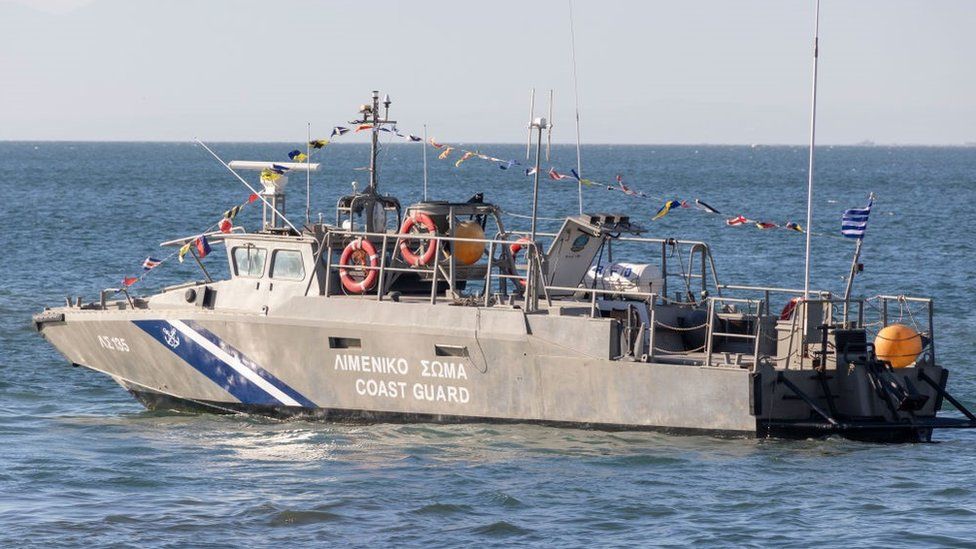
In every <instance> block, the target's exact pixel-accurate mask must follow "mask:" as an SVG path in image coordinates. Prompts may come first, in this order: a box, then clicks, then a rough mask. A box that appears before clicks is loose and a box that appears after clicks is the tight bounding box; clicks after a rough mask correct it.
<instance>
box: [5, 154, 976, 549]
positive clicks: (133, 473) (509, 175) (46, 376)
mask: <svg viewBox="0 0 976 549" xmlns="http://www.w3.org/2000/svg"><path fill="white" fill-rule="evenodd" d="M213 146H214V149H215V150H216V151H217V152H218V154H220V155H221V156H222V157H223V158H224V159H225V160H233V159H248V160H277V161H283V160H285V159H286V158H287V156H286V153H287V152H288V151H289V150H291V149H292V148H296V147H301V146H302V144H301V143H269V144H256V143H246V144H245V143H216V144H213ZM466 147H467V148H470V149H477V150H480V151H483V152H485V153H487V154H490V155H492V156H496V157H499V158H505V159H519V160H520V161H521V162H522V164H523V165H522V166H513V168H512V169H510V170H500V169H498V167H497V165H495V164H491V163H488V162H485V161H482V160H478V159H472V160H469V161H467V162H466V163H464V164H463V165H462V166H461V167H460V168H455V167H454V165H453V162H449V161H441V160H437V159H435V155H434V153H433V151H431V152H432V154H431V156H430V157H429V159H428V162H429V164H430V170H429V181H428V194H429V197H430V198H431V199H438V200H466V199H468V198H469V197H470V196H471V195H473V194H475V193H476V192H484V193H485V200H486V201H490V202H494V203H496V204H499V205H500V206H501V207H502V208H503V209H504V210H505V211H506V212H509V213H510V214H515V215H508V214H506V215H505V217H504V218H503V220H504V222H505V223H506V225H507V226H508V227H509V228H522V229H524V228H526V227H527V226H528V221H527V220H526V219H525V218H524V217H518V215H526V214H528V213H529V212H530V211H531V190H532V178H530V177H526V176H525V175H524V172H523V169H524V167H525V166H524V164H525V159H524V149H523V148H521V147H520V146H516V145H490V144H483V145H477V144H471V145H467V146H466ZM422 150H423V149H422V148H421V146H420V145H418V144H397V143H393V144H386V145H384V147H383V150H382V152H381V153H380V162H381V164H380V171H379V175H380V181H381V187H380V189H381V190H382V191H383V192H387V193H392V194H394V195H396V196H397V197H399V199H400V200H401V202H402V203H403V204H405V205H406V204H409V203H412V202H415V201H419V200H420V199H422V197H423V185H424V184H423V181H424V178H423V169H422V165H423V164H422ZM314 160H315V161H318V162H321V163H322V170H321V171H319V172H317V173H315V174H314V175H313V177H312V181H311V216H312V218H313V219H318V218H319V214H320V212H321V215H322V218H323V219H324V220H326V221H330V222H331V221H334V215H335V214H334V209H333V207H334V204H335V201H336V199H337V198H338V197H339V196H340V195H342V194H344V193H347V192H349V191H351V189H352V183H353V182H354V181H355V182H357V185H358V188H359V189H362V188H364V186H365V184H366V181H367V179H368V177H367V172H366V171H364V170H363V168H364V167H365V166H367V165H368V149H367V148H366V147H365V146H364V145H362V144H335V145H330V146H329V147H327V148H326V149H324V150H323V151H319V152H317V153H316V155H315V158H314ZM575 162H576V158H575V150H574V148H573V147H568V146H556V147H554V150H553V157H552V159H551V161H550V162H543V169H544V170H545V169H547V168H548V167H549V166H550V165H551V166H554V167H556V169H557V171H560V172H568V171H569V169H570V168H571V167H573V166H574V165H575ZM806 162H807V151H806V149H805V148H803V147H762V146H760V147H740V146H586V147H584V149H583V167H584V173H583V175H584V176H585V177H587V178H590V179H593V180H594V181H596V182H598V184H596V185H594V186H592V187H588V188H584V207H585V209H586V211H590V212H616V213H623V214H629V215H630V216H631V217H632V219H633V220H634V221H635V222H638V223H640V224H642V225H644V226H645V227H646V229H647V233H646V234H647V235H648V236H651V237H678V238H685V239H695V240H704V241H707V242H709V243H710V244H711V246H712V249H713V252H714V254H715V257H716V261H717V270H718V274H719V276H720V278H721V281H722V282H724V283H731V284H765V285H774V286H785V287H800V286H802V283H803V263H804V261H803V258H804V235H802V234H800V233H795V232H790V231H785V230H767V231H761V230H759V229H757V228H755V227H753V226H743V227H728V226H726V225H725V219H726V218H730V217H735V216H737V215H740V214H741V215H745V216H746V217H748V218H750V219H756V220H762V221H770V222H775V223H778V224H781V225H782V224H784V223H786V222H787V221H793V222H799V223H801V224H803V223H805V213H806ZM0 174H2V177H0V198H2V199H0V211H2V220H3V225H2V228H0V243H2V245H0V338H2V339H0V374H2V375H0V546H28V545H30V546H54V545H74V546H78V545H81V546H126V545H132V546H171V547H183V546H202V545H206V546H214V547H220V546H227V547H231V546H241V545H246V546H277V545H282V544H289V545H292V546H307V545H310V544H316V545H343V546H345V545H352V546H424V547H429V546H457V545H468V544H478V545H496V546H509V545H514V544H534V545H560V546H565V545H597V546H623V545H631V546H633V545H651V544H653V545H687V544H706V545H735V546H739V545H790V546H808V545H820V546H827V545H830V546H871V547H876V546H889V547H898V546H917V545H956V546H961V545H971V544H973V543H976V487H974V481H976V432H966V431H939V432H937V433H936V435H935V438H936V440H937V441H938V443H937V444H919V445H879V444H865V443H859V442H850V441H847V440H843V439H838V438H831V439H827V440H807V441H780V440H752V439H722V438H713V437H709V436H670V435H665V434H658V433H646V432H623V433H620V432H618V433H608V432H601V431H586V430H576V429H555V428H548V427H538V426H527V425H514V426H499V425H487V424H472V425H451V426H438V425H429V424H414V425H387V424H379V425H341V424H340V425H337V424H328V423H317V422H306V421H297V420H291V421H276V420H270V419H262V418H255V417H247V416H215V415H193V414H173V413H152V412H147V411H145V410H144V409H143V408H142V407H141V406H140V405H139V404H138V403H137V402H136V401H134V400H133V399H132V398H131V397H130V396H129V395H128V394H127V393H126V392H125V391H124V390H122V389H121V388H120V387H118V386H117V385H116V384H115V383H114V382H112V381H111V380H110V379H109V378H107V377H105V376H103V375H100V374H97V373H95V372H92V371H89V370H86V369H82V368H72V367H70V366H69V365H68V364H67V363H66V362H65V361H64V360H63V358H62V357H60V356H59V355H58V354H57V352H56V351H55V350H54V349H53V348H51V347H50V346H49V345H48V344H47V343H45V342H44V340H43V339H42V338H41V337H39V336H38V335H37V334H36V333H35V332H34V331H33V329H32V327H31V321H30V316H31V314H32V313H34V312H37V311H39V310H41V309H42V308H43V307H45V306H53V305H59V304H61V303H63V302H64V298H65V296H83V297H84V298H85V299H86V300H93V299H96V296H97V292H98V291H99V290H101V289H102V288H106V287H115V286H118V285H119V283H120V281H121V279H122V277H123V276H132V275H138V274H139V273H141V263H142V260H143V259H144V258H145V257H146V256H150V255H152V256H154V257H157V258H161V257H165V256H166V255H167V254H169V253H171V251H170V250H167V249H160V248H159V247H158V244H159V242H161V241H164V240H169V239H174V238H178V237H182V236H187V235H192V234H195V233H197V232H198V231H200V230H201V229H203V228H205V227H207V226H209V225H211V224H212V223H214V222H216V221H217V220H218V219H219V217H220V215H221V213H222V212H223V211H224V210H225V209H227V208H229V207H231V206H233V205H235V204H238V203H241V202H243V201H245V200H246V199H247V196H248V194H249V191H247V190H246V189H245V188H244V187H243V186H242V185H241V184H240V183H239V182H238V181H236V180H235V179H234V177H233V176H232V175H231V174H230V173H229V172H228V171H227V170H226V169H225V168H224V167H222V166H221V165H220V164H219V163H217V162H216V161H215V160H214V159H213V158H212V157H210V156H209V155H208V154H207V153H206V151H204V150H203V149H202V148H201V147H199V146H195V145H193V144H186V143H33V142H30V143H28V142H6V143H0ZM618 174H620V175H622V177H623V179H624V182H625V183H627V184H628V185H629V186H631V187H632V188H634V189H636V190H639V191H642V192H644V193H645V194H647V195H648V198H646V199H640V198H632V197H628V196H626V195H623V194H622V193H620V192H616V191H609V190H607V189H606V185H608V184H609V185H613V184H615V183H614V178H615V176H616V175H618ZM816 175H817V185H816V189H815V194H814V206H815V222H814V231H815V232H817V233H824V234H823V235H821V234H818V235H816V236H814V237H813V241H812V244H813V275H812V276H813V285H814V286H815V287H818V288H824V289H828V290H831V291H834V292H838V293H840V292H841V291H842V290H843V285H844V280H843V277H844V275H845V273H846V271H847V269H849V265H850V261H851V254H852V251H853V242H852V241H850V240H844V239H840V238H837V235H838V234H839V228H840V227H839V225H840V216H841V214H842V212H843V210H844V209H846V208H850V207H861V206H864V205H865V204H866V202H867V196H868V193H870V192H874V193H875V194H876V195H877V199H876V201H875V205H874V210H873V212H872V214H871V221H870V225H869V228H868V234H867V238H866V240H865V241H864V252H863V262H864V264H865V270H864V273H863V274H862V275H860V276H859V278H858V279H857V284H856V287H855V293H857V294H862V295H873V294H876V293H879V292H888V293H896V294H909V295H928V296H932V297H934V298H935V300H936V301H935V303H936V309H935V310H936V317H935V318H936V327H935V334H936V338H937V342H938V359H939V362H940V363H942V364H943V365H944V366H947V367H948V368H949V369H950V371H951V375H950V379H949V389H950V391H952V392H953V393H954V394H955V395H956V396H958V397H959V398H960V399H961V400H962V401H963V402H964V403H966V404H967V405H969V406H976V367H974V362H976V359H974V356H976V336H974V335H973V334H974V329H976V313H974V311H976V299H974V292H973V286H972V275H973V271H974V269H976V260H974V259H973V253H974V247H976V245H974V241H973V237H972V230H973V227H974V226H976V213H974V205H976V148H934V147H861V148H857V147H822V148H820V149H819V151H818V157H817V170H816ZM249 177H251V180H252V181H253V180H254V174H253V173H251V174H249ZM305 190H306V181H305V178H304V176H302V175H293V176H292V177H291V181H290V183H289V202H288V215H289V217H291V218H292V219H293V220H294V221H295V222H296V223H298V222H304V221H305V196H304V195H305ZM696 198H697V199H700V200H703V201H705V202H706V203H707V204H709V205H710V206H712V207H714V208H716V209H718V210H719V211H720V212H721V215H714V214H707V213H703V212H701V211H696V210H694V209H683V208H677V209H673V210H672V211H671V212H670V213H669V214H668V215H666V216H665V217H663V218H661V219H659V220H657V221H652V220H651V218H652V217H653V215H654V214H655V212H656V211H657V210H658V209H659V208H660V207H661V206H662V205H663V203H664V201H665V200H666V199H676V200H686V201H688V202H689V203H693V202H694V200H695V199H696ZM578 207H579V205H578V202H577V188H576V184H575V182H574V181H570V180H563V181H554V180H551V179H548V178H543V179H542V180H541V189H540V205H539V211H540V212H541V213H540V215H542V216H543V217H545V218H553V219H555V218H558V217H559V216H561V215H566V214H573V213H576V212H577V211H578ZM259 217H260V205H259V204H252V205H250V206H247V207H246V209H245V211H244V212H243V213H242V214H241V216H240V217H239V221H240V222H242V223H243V224H244V225H245V226H247V227H248V228H250V229H254V228H256V226H257V224H258V220H259ZM557 225H558V221H554V220H551V219H545V220H543V221H542V222H541V227H542V228H543V229H544V230H552V229H555V228H556V227H557ZM625 253H626V254H631V255H630V256H628V257H623V256H622V254H625ZM652 259H653V252H652V251H650V250H631V249H627V250H618V251H617V253H616V254H615V261H629V262H635V263H640V262H642V261H649V260H652ZM204 261H205V264H206V266H207V268H208V269H210V270H211V272H212V273H215V274H223V273H225V272H226V267H225V266H224V265H222V263H223V262H224V261H225V256H224V255H223V249H222V248H221V247H219V246H215V252H214V253H213V255H212V256H210V257H208V258H206V259H205V260H204ZM198 278H200V274H199V271H197V267H196V265H195V264H194V263H193V262H192V261H188V262H186V263H184V264H182V265H181V264H179V263H178V262H175V261H170V262H168V263H166V264H164V265H163V266H161V267H160V268H158V269H157V270H156V271H154V272H153V273H152V274H151V275H150V276H149V277H147V278H146V280H144V281H143V282H141V283H140V284H138V285H137V286H136V287H135V290H134V291H136V292H137V293H151V292H152V291H154V290H156V289H158V288H160V287H162V286H163V285H166V284H172V283H177V282H180V281H183V280H187V279H198ZM778 305H779V304H778V303H774V304H773V306H774V307H776V306H778ZM686 405H687V406H695V405H696V403H695V402H694V401H693V400H689V401H688V402H687V403H686ZM947 408H949V407H948V406H947ZM949 413H951V412H949Z"/></svg>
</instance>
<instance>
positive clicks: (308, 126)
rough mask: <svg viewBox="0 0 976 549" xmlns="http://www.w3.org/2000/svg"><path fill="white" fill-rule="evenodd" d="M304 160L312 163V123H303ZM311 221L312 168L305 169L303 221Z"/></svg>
mask: <svg viewBox="0 0 976 549" xmlns="http://www.w3.org/2000/svg"><path fill="white" fill-rule="evenodd" d="M305 136H306V138H307V139H306V140H305V162H307V163H309V164H311V163H312V123H311V122H306V123H305ZM311 221H312V170H308V169H306V170H305V223H311Z"/></svg>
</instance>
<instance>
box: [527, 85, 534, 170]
mask: <svg viewBox="0 0 976 549" xmlns="http://www.w3.org/2000/svg"><path fill="white" fill-rule="evenodd" d="M534 119H535V88H532V91H531V92H529V135H528V137H526V138H525V159H526V160H528V159H529V150H530V149H531V148H532V120H534Z"/></svg>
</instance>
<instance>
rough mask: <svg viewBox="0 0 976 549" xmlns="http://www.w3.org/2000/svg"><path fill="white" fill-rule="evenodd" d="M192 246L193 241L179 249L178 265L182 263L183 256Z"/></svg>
mask: <svg viewBox="0 0 976 549" xmlns="http://www.w3.org/2000/svg"><path fill="white" fill-rule="evenodd" d="M192 244H193V241H192V240H191V241H190V242H187V243H186V244H184V245H183V246H182V247H180V258H179V259H180V263H183V256H185V255H186V254H187V253H188V252H189V251H190V246H191V245H192Z"/></svg>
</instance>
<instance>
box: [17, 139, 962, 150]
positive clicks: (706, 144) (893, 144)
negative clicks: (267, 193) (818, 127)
mask: <svg viewBox="0 0 976 549" xmlns="http://www.w3.org/2000/svg"><path fill="white" fill-rule="evenodd" d="M201 141H202V140H201ZM207 142H208V143H247V144H286V143H291V144H294V143H298V142H299V141H291V140H269V141H262V140H253V139H215V140H213V141H207ZM300 142H301V143H304V141H300ZM452 142H453V143H456V144H462V145H463V144H478V145H518V146H521V145H522V143H518V142H513V141H508V142H506V141H466V140H459V139H456V140H452ZM0 143H106V144H109V143H166V144H170V143H177V144H179V143H185V144H191V145H192V144H194V140H193V139H192V138H190V139H186V140H181V139H7V138H0ZM368 144H369V143H366V142H364V143H355V142H351V143H350V142H338V143H337V142H330V143H329V146H330V147H331V146H335V145H368ZM415 144H416V143H397V142H390V143H386V144H384V146H388V145H415ZM553 145H560V146H572V147H575V146H576V143H573V142H562V143H553ZM587 145H599V146H613V147H647V146H650V147H809V146H810V144H809V143H734V142H732V143H715V142H700V143H665V142H657V143H612V142H592V143H583V146H584V147H585V146H587ZM816 146H817V147H863V148H871V147H959V148H969V147H976V141H964V142H961V143H960V142H955V143H899V142H890V143H885V142H874V141H869V140H865V141H858V142H854V143H850V142H846V143H841V142H838V143H818V144H817V145H816Z"/></svg>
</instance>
